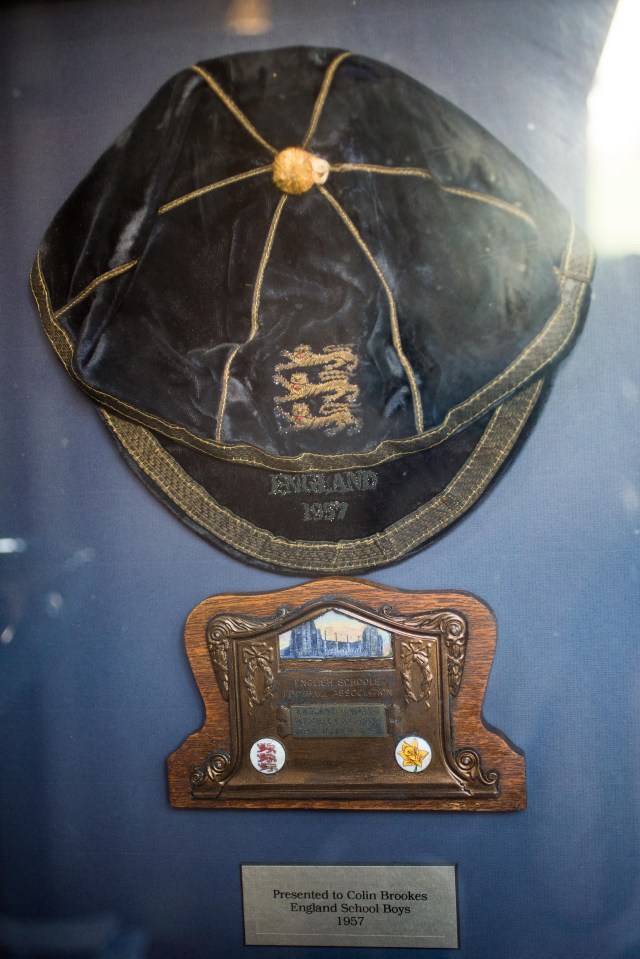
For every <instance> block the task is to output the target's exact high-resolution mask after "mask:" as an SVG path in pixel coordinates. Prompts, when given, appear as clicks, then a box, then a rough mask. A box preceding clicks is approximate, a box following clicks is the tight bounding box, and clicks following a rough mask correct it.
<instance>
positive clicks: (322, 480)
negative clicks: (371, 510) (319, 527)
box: [269, 470, 378, 496]
mask: <svg viewBox="0 0 640 959" xmlns="http://www.w3.org/2000/svg"><path fill="white" fill-rule="evenodd" d="M377 485H378V474H377V473H374V471H373V470H349V471H348V472H345V473H276V474H275V476H272V477H271V489H270V490H269V493H270V495H271V496H287V495H288V494H289V493H294V494H296V493H297V494H302V495H308V494H309V493H312V494H313V495H315V496H321V495H322V494H323V493H354V492H358V493H368V492H370V491H371V490H374V489H376V487H377Z"/></svg>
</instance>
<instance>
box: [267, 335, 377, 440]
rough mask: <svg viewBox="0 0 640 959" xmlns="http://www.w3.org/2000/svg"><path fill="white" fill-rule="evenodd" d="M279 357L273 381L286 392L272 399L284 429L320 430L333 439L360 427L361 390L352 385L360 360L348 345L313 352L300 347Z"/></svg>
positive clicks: (354, 384) (309, 348)
mask: <svg viewBox="0 0 640 959" xmlns="http://www.w3.org/2000/svg"><path fill="white" fill-rule="evenodd" d="M281 356H282V357H283V360H282V362H280V363H277V364H276V367H275V370H276V373H275V376H274V378H273V381H274V383H275V384H276V385H277V386H282V387H284V389H285V390H286V392H285V393H284V394H283V395H281V396H276V398H275V402H276V413H277V414H278V415H279V416H280V417H281V419H282V420H284V422H285V423H286V424H287V425H286V429H294V430H305V429H306V430H318V429H322V430H324V432H325V433H326V434H327V436H333V435H334V434H336V433H341V432H343V431H344V430H346V431H347V433H357V432H358V431H359V430H360V429H361V428H362V419H361V418H360V417H359V416H358V415H357V414H358V412H359V406H358V397H359V394H360V390H359V388H358V386H357V385H356V383H354V382H353V377H354V374H355V372H356V370H357V368H358V363H359V360H358V357H357V355H356V353H354V351H353V348H352V347H351V346H350V345H346V346H325V347H324V349H323V350H322V352H321V353H314V351H313V350H312V349H311V347H310V346H307V345H305V344H302V345H300V346H296V347H295V349H294V350H293V352H292V353H290V352H289V350H283V351H282V353H281ZM285 374H286V375H285Z"/></svg>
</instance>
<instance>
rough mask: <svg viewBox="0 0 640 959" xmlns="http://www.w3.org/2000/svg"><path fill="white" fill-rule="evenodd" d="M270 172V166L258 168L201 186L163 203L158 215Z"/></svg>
mask: <svg viewBox="0 0 640 959" xmlns="http://www.w3.org/2000/svg"><path fill="white" fill-rule="evenodd" d="M270 172H271V166H260V167H256V169H255V170H247V172H246V173H236V175H235V176H230V177H227V179H226V180H218V181H217V183H209V184H208V185H207V186H201V187H200V189H199V190H192V191H191V193H185V194H184V196H179V197H176V199H175V200H170V201H169V203H164V204H163V205H162V206H161V207H160V208H159V210H158V215H159V216H162V214H163V213H168V212H169V210H173V209H174V208H175V207H177V206H182V204H183V203H188V202H189V200H195V199H197V197H199V196H203V194H205V193H211V191H212V190H219V189H220V187H223V186H231V184H232V183H239V182H240V181H241V180H248V179H249V177H252V176H258V175H259V174H260V173H270Z"/></svg>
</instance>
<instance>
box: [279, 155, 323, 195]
mask: <svg viewBox="0 0 640 959" xmlns="http://www.w3.org/2000/svg"><path fill="white" fill-rule="evenodd" d="M329 169H330V167H329V164H328V163H327V161H326V160H323V159H322V157H317V156H315V155H314V154H313V153H307V151H306V150H303V149H302V148H301V147H287V148H286V150H281V151H280V153H278V155H277V156H276V158H275V160H274V161H273V182H274V183H275V185H276V186H277V187H278V189H280V190H282V192H283V193H294V194H300V193H306V192H307V190H310V189H311V187H312V186H315V185H316V184H322V183H326V182H327V177H328V176H329Z"/></svg>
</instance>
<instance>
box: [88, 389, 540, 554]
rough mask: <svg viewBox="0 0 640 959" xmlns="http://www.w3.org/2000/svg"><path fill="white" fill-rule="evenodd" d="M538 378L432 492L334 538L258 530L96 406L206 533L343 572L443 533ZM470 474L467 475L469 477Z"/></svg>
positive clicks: (523, 414)
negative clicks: (363, 533)
mask: <svg viewBox="0 0 640 959" xmlns="http://www.w3.org/2000/svg"><path fill="white" fill-rule="evenodd" d="M542 386H543V381H537V382H534V383H532V384H530V385H529V386H528V387H526V388H525V389H524V390H523V391H522V392H521V393H519V394H517V395H516V396H514V397H512V398H511V399H510V400H509V401H508V403H506V404H504V405H503V406H500V407H498V409H497V410H495V412H494V413H493V415H492V417H491V420H490V422H489V424H488V426H487V428H486V429H485V431H484V433H483V435H482V437H481V438H480V440H479V441H478V444H477V445H476V447H475V449H474V451H473V453H472V454H471V455H470V456H469V458H468V459H467V461H466V463H465V465H464V466H463V467H462V468H461V469H460V470H459V472H458V473H457V474H456V476H455V477H454V478H453V479H452V480H451V482H450V483H449V484H448V485H447V486H446V487H445V489H444V490H442V491H441V492H440V493H439V494H437V496H435V497H433V499H432V500H430V501H429V502H428V503H425V504H423V506H421V507H419V508H418V509H417V510H415V511H414V512H413V513H410V514H409V515H408V516H406V517H404V518H403V519H402V520H399V521H398V522H397V523H395V524H392V526H390V527H389V528H388V529H387V530H386V531H384V532H383V533H375V534H372V535H371V536H368V537H365V538H362V539H358V540H342V541H339V542H337V543H335V544H334V543H328V542H322V543H309V542H296V541H293V540H287V539H285V538H284V537H280V536H275V535H274V534H273V533H269V532H268V531H266V530H263V529H260V528H259V527H257V526H255V525H254V524H252V523H251V522H249V521H248V520H245V519H241V518H240V517H238V516H236V515H235V514H234V513H231V512H230V511H229V510H227V509H226V508H225V507H223V506H221V505H220V504H219V503H217V502H216V500H215V499H214V498H213V497H212V496H211V495H210V494H209V493H207V492H206V491H205V490H204V489H203V488H202V487H201V486H200V485H199V484H197V483H196V482H195V481H194V480H193V479H192V478H191V477H189V475H188V474H187V473H185V471H184V470H183V469H182V467H181V466H180V465H179V464H178V463H176V461H175V460H174V459H173V458H172V457H171V456H170V455H169V454H168V453H167V452H166V450H164V449H163V448H162V446H161V445H160V444H159V443H158V441H157V440H156V439H155V437H154V436H153V434H152V433H150V432H149V431H148V430H147V429H146V428H145V427H140V426H135V425H134V424H132V423H131V422H130V421H129V420H125V419H122V418H121V417H118V416H114V415H113V414H111V413H109V412H108V411H107V410H105V409H101V410H100V412H101V414H102V416H103V418H104V419H105V420H106V422H107V424H108V425H109V427H110V429H111V430H112V432H113V433H114V435H115V436H116V437H117V439H118V440H119V441H120V443H121V444H122V445H123V447H124V448H125V449H126V450H127V452H128V454H129V455H130V456H131V458H132V459H133V461H134V462H135V463H136V464H137V465H138V467H139V468H140V469H141V470H142V472H144V473H145V474H146V475H147V476H148V477H149V479H150V480H151V481H152V482H153V483H154V485H156V486H157V487H158V488H159V489H160V490H161V491H162V492H163V493H164V494H165V495H166V496H167V497H168V498H169V499H170V500H171V502H173V503H174V504H175V505H176V506H178V507H179V508H180V509H181V510H182V511H183V512H184V513H185V515H186V516H188V517H189V518H190V519H191V520H192V521H194V522H195V523H197V524H198V525H199V526H200V527H201V528H202V529H204V530H205V531H206V532H208V533H211V534H212V535H214V536H216V537H217V538H218V539H219V540H221V541H222V542H223V543H226V544H227V545H228V546H231V547H233V548H234V549H237V550H239V551H240V552H242V553H244V554H246V555H250V556H253V557H254V558H256V559H259V560H262V561H263V562H265V563H279V564H280V565H282V566H286V567H288V568H296V569H297V570H298V571H300V572H307V573H319V572H326V571H328V570H329V569H335V570H340V571H342V572H349V571H354V570H358V569H363V568H374V567H376V566H380V565H381V564H386V563H391V562H394V561H395V560H398V559H401V558H402V557H403V556H405V555H406V553H407V552H409V551H410V550H411V549H413V548H414V547H415V546H417V545H418V544H419V543H420V542H423V541H424V540H427V539H431V538H432V537H433V536H435V535H437V534H438V533H440V532H442V531H443V530H444V529H446V528H447V527H448V526H450V525H451V524H452V523H453V522H454V521H455V520H456V519H458V518H459V517H460V516H461V515H462V514H463V513H465V512H466V511H467V510H468V509H469V508H470V506H472V505H473V503H474V501H475V500H476V499H477V498H478V497H479V495H480V494H481V493H482V492H483V491H484V490H485V489H486V487H487V485H488V484H489V482H490V481H491V480H492V479H493V477H494V476H495V475H496V473H497V472H498V470H499V469H500V467H501V466H502V464H503V463H504V461H505V459H506V457H507V456H508V454H509V453H510V452H511V450H512V449H513V446H514V445H515V443H516V441H517V439H518V437H519V435H520V433H521V432H522V428H523V426H524V424H525V423H526V421H527V419H528V418H529V416H530V414H531V412H532V411H533V408H534V406H535V404H536V402H537V400H538V398H539V395H540V392H541V390H542ZM470 473H474V476H473V481H472V482H471V483H469V482H468V477H469V474H470Z"/></svg>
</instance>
